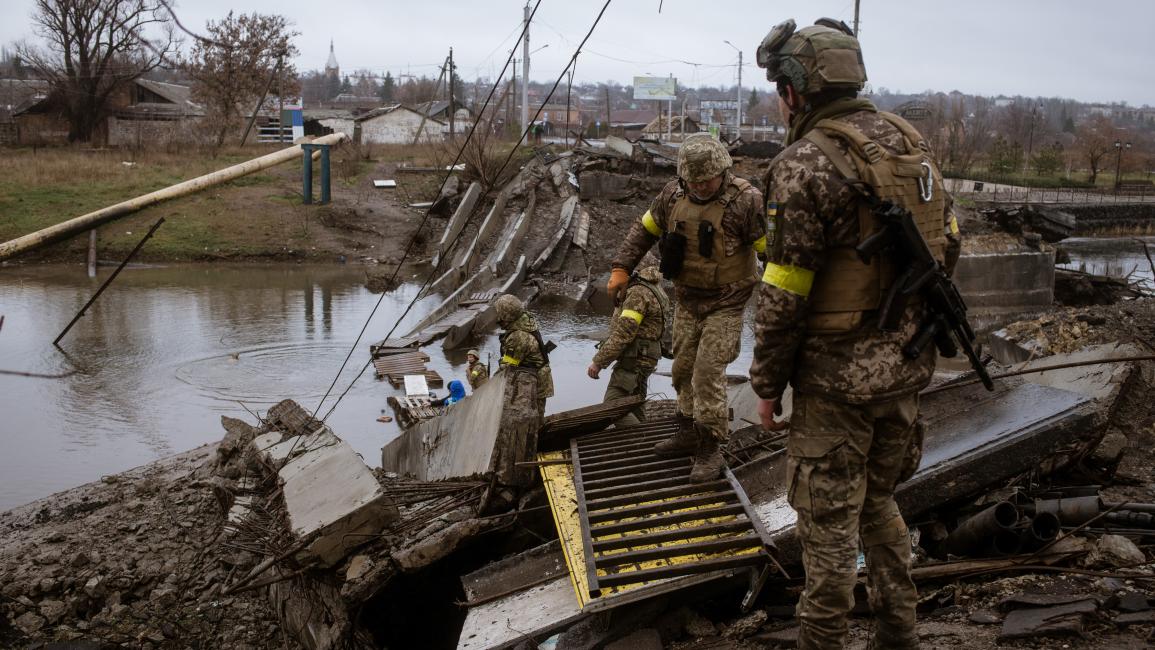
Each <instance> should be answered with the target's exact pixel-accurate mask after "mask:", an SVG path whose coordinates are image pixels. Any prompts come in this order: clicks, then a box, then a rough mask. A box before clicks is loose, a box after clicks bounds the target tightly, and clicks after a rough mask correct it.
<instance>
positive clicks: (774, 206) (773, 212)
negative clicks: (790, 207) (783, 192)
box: [766, 201, 778, 217]
mask: <svg viewBox="0 0 1155 650" xmlns="http://www.w3.org/2000/svg"><path fill="white" fill-rule="evenodd" d="M766 216H767V217H776V216H778V202H777V201H770V202H768V203H767V204H766Z"/></svg>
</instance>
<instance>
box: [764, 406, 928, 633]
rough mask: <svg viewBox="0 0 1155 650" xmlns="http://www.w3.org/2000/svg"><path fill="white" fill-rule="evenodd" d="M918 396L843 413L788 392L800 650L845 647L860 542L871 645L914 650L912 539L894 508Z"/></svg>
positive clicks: (850, 408)
mask: <svg viewBox="0 0 1155 650" xmlns="http://www.w3.org/2000/svg"><path fill="white" fill-rule="evenodd" d="M917 417H918V395H917V394H915V395H910V396H908V397H902V398H899V399H895V400H891V401H888V402H882V403H878V404H865V405H850V404H843V403H840V402H834V401H831V400H828V399H825V398H822V397H818V396H815V395H812V394H802V393H798V392H795V393H794V412H793V414H792V416H791V418H790V438H789V442H788V444H787V466H786V471H787V476H788V478H789V488H788V490H789V491H788V497H789V500H790V505H791V506H792V507H793V508H794V510H796V511H797V512H798V537H799V540H800V541H801V542H802V562H803V565H804V566H805V568H806V587H805V589H804V590H803V592H802V598H801V599H800V600H799V602H798V610H797V611H798V623H799V626H800V630H799V635H798V647H799V648H805V649H807V650H811V649H818V648H821V649H825V648H839V649H841V648H842V647H843V643H844V642H845V640H846V633H847V625H846V616H847V614H848V613H849V612H850V609H851V607H853V605H854V593H853V592H854V583H855V580H856V573H857V571H856V566H857V559H858V550H859V538H861V541H862V548H863V550H864V555H865V556H866V568H867V573H868V579H867V594H868V597H869V601H870V608H871V610H872V611H873V612H874V616H875V620H876V622H877V623H876V628H875V635H874V647H876V648H888V649H894V650H905V649H907V648H917V647H918V636H917V634H916V633H915V630H914V620H915V617H914V608H915V605H916V604H917V602H918V592H917V591H916V589H915V586H914V582H913V581H912V580H911V578H910V564H911V560H910V538H909V537H908V535H907V529H906V523H905V522H904V521H903V519H902V515H901V514H900V513H899V511H898V505H897V504H895V502H894V488H895V486H896V485H897V484H898V483H899V481H900V480H903V479H905V478H909V476H903V474H904V473H905V472H904V468H905V466H906V465H909V462H910V461H909V457H910V456H911V454H912V451H913V449H912V448H913V447H915V446H917V445H918V443H919V442H920V441H919V440H918V439H917V435H916V425H915V420H916V419H917Z"/></svg>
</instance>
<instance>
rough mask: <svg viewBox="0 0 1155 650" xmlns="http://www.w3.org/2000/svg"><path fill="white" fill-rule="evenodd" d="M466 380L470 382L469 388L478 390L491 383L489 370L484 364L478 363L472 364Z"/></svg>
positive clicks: (467, 369)
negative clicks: (488, 382) (486, 383)
mask: <svg viewBox="0 0 1155 650" xmlns="http://www.w3.org/2000/svg"><path fill="white" fill-rule="evenodd" d="M465 373H466V375H465V376H466V378H467V379H468V380H469V387H470V388H472V389H473V390H477V389H478V388H480V387H481V385H482V384H484V383H485V382H487V381H489V368H487V367H486V366H485V364H484V363H482V362H481V361H478V362H477V363H473V364H470V365H469V367H468V368H466V370H465Z"/></svg>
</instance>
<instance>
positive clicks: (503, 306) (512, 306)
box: [493, 293, 525, 324]
mask: <svg viewBox="0 0 1155 650" xmlns="http://www.w3.org/2000/svg"><path fill="white" fill-rule="evenodd" d="M493 308H494V309H495V310H496V311H497V322H498V323H502V324H508V323H512V322H513V321H515V320H517V318H518V316H521V314H522V312H524V311H525V305H523V304H522V303H521V301H520V300H518V298H517V296H515V295H512V294H508V293H507V294H504V295H502V296H501V297H500V298H498V299H497V302H495V303H493Z"/></svg>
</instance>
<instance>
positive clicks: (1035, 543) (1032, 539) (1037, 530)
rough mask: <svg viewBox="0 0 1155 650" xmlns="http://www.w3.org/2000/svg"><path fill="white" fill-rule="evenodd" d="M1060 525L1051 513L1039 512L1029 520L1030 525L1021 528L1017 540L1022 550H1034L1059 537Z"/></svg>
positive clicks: (1055, 516)
mask: <svg viewBox="0 0 1155 650" xmlns="http://www.w3.org/2000/svg"><path fill="white" fill-rule="evenodd" d="M1061 528H1062V524H1061V523H1060V522H1059V517H1058V516H1057V515H1055V513H1053V512H1040V513H1038V514H1036V515H1035V516H1034V517H1032V518H1031V523H1030V525H1028V526H1025V527H1023V531H1022V535H1020V537H1019V539H1020V541H1021V544H1022V548H1025V549H1027V550H1034V549H1036V548H1039V547H1041V546H1042V545H1044V544H1048V543H1050V542H1052V541H1054V539H1055V538H1056V537H1058V536H1059V530H1060V529H1061Z"/></svg>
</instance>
